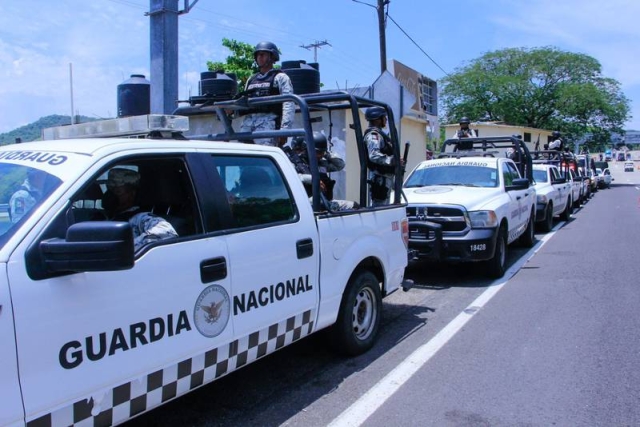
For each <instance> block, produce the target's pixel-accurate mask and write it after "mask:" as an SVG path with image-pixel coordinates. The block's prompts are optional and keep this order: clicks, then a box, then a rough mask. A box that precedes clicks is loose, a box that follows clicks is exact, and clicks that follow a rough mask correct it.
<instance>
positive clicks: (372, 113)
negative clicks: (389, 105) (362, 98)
mask: <svg viewBox="0 0 640 427" xmlns="http://www.w3.org/2000/svg"><path fill="white" fill-rule="evenodd" d="M386 116H387V110H385V109H384V108H383V107H377V106H376V107H370V108H367V111H366V112H365V113H364V117H365V118H366V119H367V120H369V121H371V120H377V119H379V118H381V117H386Z"/></svg>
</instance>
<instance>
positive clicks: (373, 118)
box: [364, 106, 404, 206]
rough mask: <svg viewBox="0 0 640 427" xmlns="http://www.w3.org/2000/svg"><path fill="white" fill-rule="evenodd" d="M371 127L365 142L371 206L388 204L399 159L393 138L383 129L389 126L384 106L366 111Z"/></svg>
mask: <svg viewBox="0 0 640 427" xmlns="http://www.w3.org/2000/svg"><path fill="white" fill-rule="evenodd" d="M365 118H366V119H367V121H368V122H369V127H368V128H367V130H365V132H364V142H365V143H366V144H367V151H368V152H369V162H368V167H369V196H370V199H371V202H370V203H371V206H381V205H388V204H389V198H390V192H391V189H392V188H393V179H394V176H395V169H396V164H397V162H398V160H399V161H400V166H404V164H403V162H402V159H396V158H395V157H394V155H393V146H392V144H391V138H389V135H387V134H386V133H385V132H384V131H383V129H384V127H385V126H387V112H386V110H385V109H384V108H382V107H377V106H376V107H370V108H368V109H367V111H366V112H365Z"/></svg>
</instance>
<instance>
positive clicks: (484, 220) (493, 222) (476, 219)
mask: <svg viewBox="0 0 640 427" xmlns="http://www.w3.org/2000/svg"><path fill="white" fill-rule="evenodd" d="M469 220H470V221H471V228H492V227H497V226H498V217H497V216H496V213H495V212H494V211H475V212H469Z"/></svg>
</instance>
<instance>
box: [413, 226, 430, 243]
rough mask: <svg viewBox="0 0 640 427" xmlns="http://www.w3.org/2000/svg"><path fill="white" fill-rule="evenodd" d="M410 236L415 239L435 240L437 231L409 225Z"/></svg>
mask: <svg viewBox="0 0 640 427" xmlns="http://www.w3.org/2000/svg"><path fill="white" fill-rule="evenodd" d="M409 238H410V239H415V240H433V239H435V238H436V232H435V231H434V230H430V229H428V228H424V227H420V228H418V227H411V225H409Z"/></svg>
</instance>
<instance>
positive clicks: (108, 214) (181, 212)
mask: <svg viewBox="0 0 640 427" xmlns="http://www.w3.org/2000/svg"><path fill="white" fill-rule="evenodd" d="M129 199H131V200H129ZM195 206H196V204H195V198H194V193H193V189H192V185H191V182H190V179H189V176H188V173H187V168H186V165H185V164H184V161H183V160H182V159H178V158H128V159H127V160H126V161H125V162H119V163H116V164H112V165H109V167H107V168H105V169H104V170H103V171H101V172H100V173H99V174H98V175H97V176H96V177H95V178H93V179H91V180H90V181H89V182H87V184H86V185H85V186H84V187H83V189H82V190H81V191H79V192H78V193H77V194H76V195H75V196H74V197H73V198H72V199H71V210H70V215H68V218H70V219H71V223H78V222H83V221H104V220H112V221H129V222H130V223H131V224H132V226H134V227H135V226H137V225H140V227H143V228H144V229H145V232H146V228H147V224H146V222H147V221H152V222H156V223H157V224H158V225H157V226H158V227H160V228H163V227H164V228H166V230H165V231H167V232H166V233H164V232H162V231H158V229H155V231H154V233H155V234H156V235H157V236H158V239H155V238H151V239H148V242H149V243H150V242H152V241H156V240H161V239H163V238H168V237H184V236H190V235H193V234H195V233H196V232H198V231H199V230H201V229H202V228H201V226H200V223H199V220H198V215H197V214H196V212H197V211H196V209H195ZM158 218H160V219H162V220H163V221H158V220H157V219H158ZM138 219H139V220H140V221H138ZM165 221H166V223H168V224H169V225H168V226H167V224H166V223H165ZM138 222H140V224H138ZM171 229H173V230H171ZM141 231H142V229H141ZM156 231H157V233H156ZM174 232H175V233H174ZM134 234H135V231H134Z"/></svg>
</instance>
